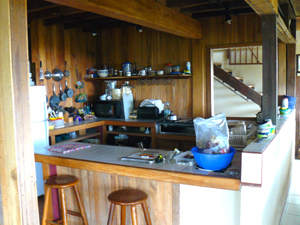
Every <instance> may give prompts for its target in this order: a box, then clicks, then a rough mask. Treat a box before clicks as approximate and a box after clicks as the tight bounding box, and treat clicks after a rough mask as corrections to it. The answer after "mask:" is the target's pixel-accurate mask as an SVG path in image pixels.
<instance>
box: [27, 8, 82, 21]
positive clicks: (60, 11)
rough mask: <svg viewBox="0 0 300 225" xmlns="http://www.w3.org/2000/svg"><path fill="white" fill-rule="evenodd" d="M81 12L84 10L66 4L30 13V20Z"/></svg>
mask: <svg viewBox="0 0 300 225" xmlns="http://www.w3.org/2000/svg"><path fill="white" fill-rule="evenodd" d="M80 12H82V10H79V9H74V8H70V7H65V6H56V7H53V8H50V9H43V10H39V11H34V12H30V13H28V20H29V21H31V20H37V19H50V18H54V17H58V16H59V15H73V14H76V13H80Z"/></svg>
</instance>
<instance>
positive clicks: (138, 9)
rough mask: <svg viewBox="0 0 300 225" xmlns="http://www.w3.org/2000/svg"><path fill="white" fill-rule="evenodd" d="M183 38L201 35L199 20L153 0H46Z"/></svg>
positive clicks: (199, 36)
mask: <svg viewBox="0 0 300 225" xmlns="http://www.w3.org/2000/svg"><path fill="white" fill-rule="evenodd" d="M47 1H49V2H52V3H57V4H61V5H65V6H69V7H73V8H77V9H81V10H84V11H88V12H93V13H96V14H100V15H104V16H108V17H112V18H115V19H119V20H122V21H126V22H129V23H134V24H138V25H141V26H145V27H149V28H152V29H155V30H159V31H163V32H167V33H171V34H174V35H178V36H181V37H185V38H193V39H200V38H202V26H201V23H200V22H199V21H197V20H195V19H192V18H190V17H188V16H186V15H184V14H182V13H180V12H176V11H175V10H172V9H170V8H168V7H167V6H164V5H162V4H160V3H158V2H155V1H153V0H123V1H119V0H110V1H107V0H47Z"/></svg>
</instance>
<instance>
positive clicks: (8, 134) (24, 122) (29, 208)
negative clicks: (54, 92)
mask: <svg viewBox="0 0 300 225" xmlns="http://www.w3.org/2000/svg"><path fill="white" fill-rule="evenodd" d="M0 27H1V32H0V40H1V42H0V50H1V54H0V67H1V72H0V73H1V74H0V94H1V99H0V108H1V110H0V126H1V129H0V143H1V148H0V165H1V168H0V182H1V183H0V190H1V194H2V205H1V206H0V207H1V208H0V224H5V225H6V224H7V225H8V224H39V216H38V207H37V191H36V177H35V162H34V151H33V143H32V137H31V119H30V110H29V71H28V40H27V37H28V36H27V35H28V34H27V2H26V1H25V0H1V1H0Z"/></svg>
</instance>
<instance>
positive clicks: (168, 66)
mask: <svg viewBox="0 0 300 225" xmlns="http://www.w3.org/2000/svg"><path fill="white" fill-rule="evenodd" d="M172 67H173V65H172V63H167V64H166V66H165V74H166V75H168V74H171V73H172Z"/></svg>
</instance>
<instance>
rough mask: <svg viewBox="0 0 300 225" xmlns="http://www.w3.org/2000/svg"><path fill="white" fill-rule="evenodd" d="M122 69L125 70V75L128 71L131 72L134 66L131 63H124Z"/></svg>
mask: <svg viewBox="0 0 300 225" xmlns="http://www.w3.org/2000/svg"><path fill="white" fill-rule="evenodd" d="M122 70H123V75H125V76H126V75H127V72H130V73H131V70H132V67H131V63H123V66H122Z"/></svg>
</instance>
